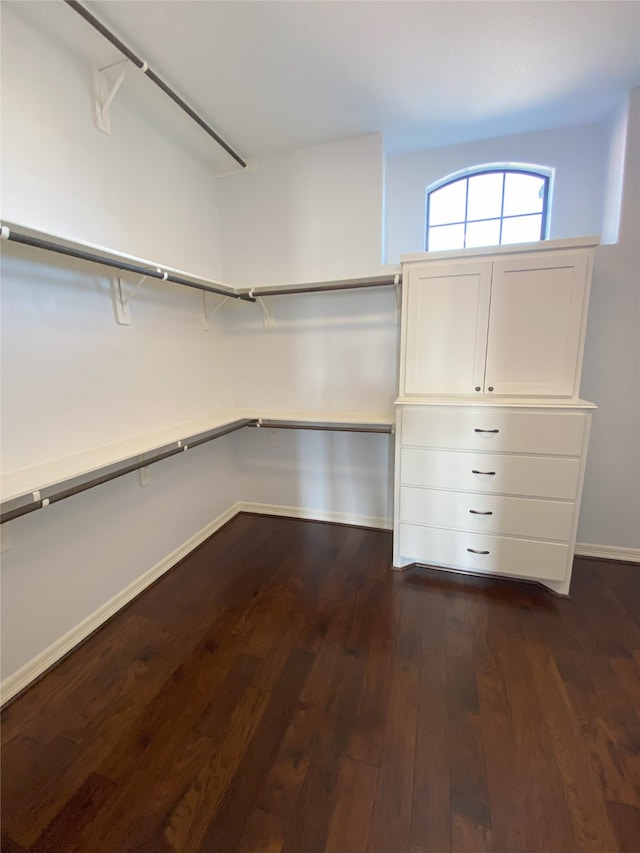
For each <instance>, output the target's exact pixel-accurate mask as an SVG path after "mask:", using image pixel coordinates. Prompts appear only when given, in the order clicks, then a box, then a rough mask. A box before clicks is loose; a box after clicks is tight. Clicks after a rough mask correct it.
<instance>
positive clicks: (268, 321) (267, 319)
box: [249, 290, 273, 332]
mask: <svg viewBox="0 0 640 853" xmlns="http://www.w3.org/2000/svg"><path fill="white" fill-rule="evenodd" d="M249 293H250V295H251V296H255V293H254V292H253V290H251V291H249ZM256 301H257V302H258V305H259V306H260V307H261V308H262V312H263V314H264V318H263V321H264V327H265V329H266V330H267V331H268V332H270V331H271V330H272V329H273V314H272V312H271V305H270V303H268V302H267V298H266V296H256Z"/></svg>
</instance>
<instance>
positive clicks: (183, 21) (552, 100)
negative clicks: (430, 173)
mask: <svg viewBox="0 0 640 853" xmlns="http://www.w3.org/2000/svg"><path fill="white" fill-rule="evenodd" d="M26 5H29V4H26ZM37 5H40V4H37ZM47 5H48V7H49V10H50V11H51V9H50V7H51V5H52V4H51V3H50V4H47ZM55 5H56V6H58V7H60V8H59V9H57V10H56V12H55V14H56V16H57V19H59V20H61V21H63V25H64V26H65V27H67V26H68V27H72V28H73V30H72V31H73V33H74V36H73V41H74V43H75V45H76V46H77V43H78V39H80V40H84V39H85V38H86V39H87V43H89V42H90V41H91V39H92V38H94V37H96V34H95V33H94V34H93V35H92V33H93V31H92V30H91V28H90V27H89V25H88V24H86V23H85V22H84V21H82V20H81V19H80V18H79V16H78V15H76V13H74V12H73V11H72V10H71V9H70V8H68V7H67V6H65V5H64V4H63V3H62V0H55ZM85 5H86V6H87V8H89V9H90V11H92V12H93V14H95V15H96V16H97V17H98V18H100V19H101V20H102V21H104V22H105V23H106V24H107V25H108V26H110V27H111V28H112V29H113V30H114V31H115V32H116V33H117V34H118V35H120V37H121V38H122V39H123V41H124V42H125V43H126V44H128V45H129V46H130V47H131V48H132V49H134V50H135V51H136V52H138V53H139V55H141V56H142V58H143V59H146V60H147V61H148V63H149V65H150V67H151V68H152V69H153V70H154V71H156V73H158V74H159V76H160V77H162V78H163V79H165V80H166V82H167V83H169V84H170V85H171V86H172V87H173V88H175V89H176V90H177V91H178V92H179V93H180V94H181V95H182V96H183V97H184V98H185V100H187V101H188V102H189V103H190V104H191V105H193V106H194V108H195V109H197V110H198V111H200V112H201V114H202V115H203V117H204V118H205V119H206V120H207V121H209V122H210V123H211V124H212V125H213V126H214V127H215V128H216V129H217V130H218V132H219V133H220V134H221V135H222V136H223V137H224V138H225V139H226V140H227V141H228V142H229V143H230V144H231V145H232V146H234V147H236V148H237V149H238V151H239V152H240V153H241V154H242V155H246V156H249V157H252V156H259V155H264V154H267V153H272V152H276V151H282V150H286V149H291V148H297V147H301V146H306V145H313V144H318V143H323V142H329V141H332V140H337V139H343V138H347V137H350V136H355V135H358V134H362V133H369V132H375V131H381V132H382V133H383V134H384V138H385V144H386V147H387V150H389V151H408V150H414V149H420V148H428V147H434V146H441V145H448V144H455V143H458V142H465V141H470V140H473V139H480V138H489V137H492V136H503V135H506V134H511V133H520V132H528V131H533V130H541V129H547V128H552V127H562V126H571V125H575V124H586V123H590V122H596V121H601V120H603V119H605V118H607V116H608V115H609V114H610V112H611V111H612V109H614V108H615V106H616V105H617V104H618V103H620V101H621V99H622V97H624V94H625V93H626V92H627V91H628V90H629V89H630V88H632V87H633V86H636V85H638V84H639V83H640V2H636V0H622V1H621V2H619V0H604V1H603V2H600V0H586V2H582V0H569V2H565V0H546V1H545V0H535V1H534V2H529V0H516V2H513V0H472V2H468V1H467V0H460V2H456V0H429V2H421V0H413V1H412V0H409V2H405V0H390V1H388V0H356V2H352V1H351V0H331V1H330V2H327V0H319V2H317V0H293V2H274V0H257V1H256V0H230V2H229V0H198V2H192V0H120V2H113V0H95V1H92V2H89V0H85ZM72 18H76V19H78V21H77V22H72V21H71V19H72ZM98 38H99V37H98ZM108 49H109V50H111V51H112V52H113V48H110V47H109V48H108ZM143 83H144V85H145V86H147V87H149V89H154V88H155V87H154V86H153V84H152V83H151V82H149V81H148V80H144V81H143ZM149 89H147V90H146V91H147V92H148V90H149ZM141 91H142V90H141ZM149 97H150V98H152V96H151V95H150V96H149ZM171 109H172V110H175V113H173V116H174V119H175V120H176V121H179V120H180V119H179V118H178V117H179V116H180V112H179V110H178V108H177V107H174V106H173V105H171ZM184 121H185V122H188V121H189V120H188V119H187V118H186V117H185V118H184ZM196 132H198V133H202V132H201V131H198V130H197V128H196ZM205 140H206V137H205Z"/></svg>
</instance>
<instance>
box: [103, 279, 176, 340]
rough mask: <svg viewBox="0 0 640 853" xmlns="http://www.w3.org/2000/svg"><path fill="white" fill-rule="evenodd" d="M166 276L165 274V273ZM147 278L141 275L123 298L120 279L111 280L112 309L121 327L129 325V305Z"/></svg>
mask: <svg viewBox="0 0 640 853" xmlns="http://www.w3.org/2000/svg"><path fill="white" fill-rule="evenodd" d="M158 272H161V270H158ZM165 275H166V273H165ZM146 280H147V276H146V275H143V276H142V277H141V279H140V281H139V282H138V283H137V284H135V285H134V287H133V290H132V291H131V293H129V295H128V296H125V295H124V293H123V291H122V278H121V277H120V276H119V275H118V276H116V277H115V279H112V280H111V296H112V297H113V308H114V311H115V315H116V320H117V321H118V323H119V324H120V325H121V326H130V325H131V314H130V313H129V303H130V302H131V299H132V298H133V296H134V294H135V293H136V291H137V290H138V288H139V287H140V286H141V285H142V284H144V282H145V281H146Z"/></svg>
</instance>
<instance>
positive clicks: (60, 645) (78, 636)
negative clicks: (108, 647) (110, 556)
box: [0, 503, 240, 704]
mask: <svg viewBox="0 0 640 853" xmlns="http://www.w3.org/2000/svg"><path fill="white" fill-rule="evenodd" d="M239 506H240V505H239V504H237V503H236V504H233V505H232V506H230V507H229V509H227V510H225V512H223V513H222V514H221V515H219V516H218V517H217V518H216V519H214V520H213V521H211V522H210V523H209V524H207V525H206V526H205V527H203V528H202V529H201V530H199V531H198V532H197V533H194V535H193V536H191V537H189V539H187V540H186V542H183V543H182V545H180V546H178V548H176V549H175V551H172V552H171V554H169V555H168V556H166V557H164V558H163V559H162V560H160V562H159V563H156V565H155V566H153V567H152V568H151V569H149V570H148V571H147V572H145V573H144V574H143V575H141V576H140V577H139V578H138V579H137V580H135V581H134V582H133V583H131V584H129V586H127V587H125V588H124V589H123V590H121V592H119V593H118V594H117V595H115V596H114V597H113V598H112V599H111V600H110V601H107V602H106V603H105V604H103V605H102V606H101V607H99V608H98V609H97V610H94V612H93V613H91V614H90V615H89V616H87V617H86V619H83V620H82V622H80V624H79V625H76V627H75V628H72V629H71V630H70V631H68V632H67V633H66V634H64V635H63V636H62V637H60V638H59V639H58V640H56V641H55V642H54V643H52V644H51V645H50V646H49V647H48V648H47V649H45V650H44V651H43V652H40V654H38V655H36V656H35V657H34V658H33V659H32V660H30V661H29V662H28V663H26V664H25V665H24V666H22V667H21V668H20V669H19V670H18V671H17V672H14V673H13V675H10V676H8V677H7V678H6V679H5V680H4V681H3V682H2V684H1V685H0V695H1V696H2V700H1V701H2V703H3V704H4V703H5V702H7V701H8V700H9V699H11V698H12V697H13V696H15V695H16V694H17V693H19V692H20V691H21V690H24V688H25V687H27V686H28V685H29V684H30V683H31V682H32V681H33V680H34V679H36V678H37V677H38V676H39V675H42V674H43V673H44V672H46V670H48V669H49V668H50V667H52V666H53V665H54V664H55V663H57V661H59V660H60V658H62V657H64V655H66V654H68V653H69V652H70V651H72V650H73V649H74V648H75V647H76V646H77V645H78V644H79V643H81V642H82V641H83V640H84V639H86V638H87V637H88V636H89V635H90V634H92V633H93V632H94V631H96V630H97V629H98V628H99V627H100V626H101V625H102V624H103V623H104V622H106V621H107V620H108V619H110V618H111V617H112V616H113V615H114V614H116V613H117V612H118V611H119V610H121V609H122V608H123V607H124V606H125V605H126V604H128V603H129V602H130V601H132V600H133V599H134V598H135V597H136V596H137V595H139V594H140V593H141V592H143V591H144V590H145V589H146V588H147V587H148V586H149V585H150V584H152V583H153V582H154V581H156V580H157V579H158V578H159V577H161V576H162V575H163V574H164V573H165V572H167V571H169V569H171V568H173V566H175V565H176V563H179V562H180V560H183V559H184V558H185V557H186V556H187V555H188V554H190V553H191V551H193V550H194V549H195V548H197V547H198V545H201V544H202V543H203V542H204V541H205V540H206V539H208V538H209V537H210V536H212V535H213V534H214V533H215V532H216V530H219V529H220V528H221V527H222V526H223V525H224V524H226V523H227V522H228V521H230V520H231V519H232V518H234V516H236V515H237V514H238V512H239Z"/></svg>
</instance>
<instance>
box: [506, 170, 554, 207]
mask: <svg viewBox="0 0 640 853" xmlns="http://www.w3.org/2000/svg"><path fill="white" fill-rule="evenodd" d="M544 184H545V182H544V178H537V177H536V176H535V175H522V174H520V175H519V174H517V173H515V172H511V173H509V174H507V175H505V184H504V212H503V216H517V215H518V214H520V213H538V212H539V211H541V210H542V205H543V203H544Z"/></svg>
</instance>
